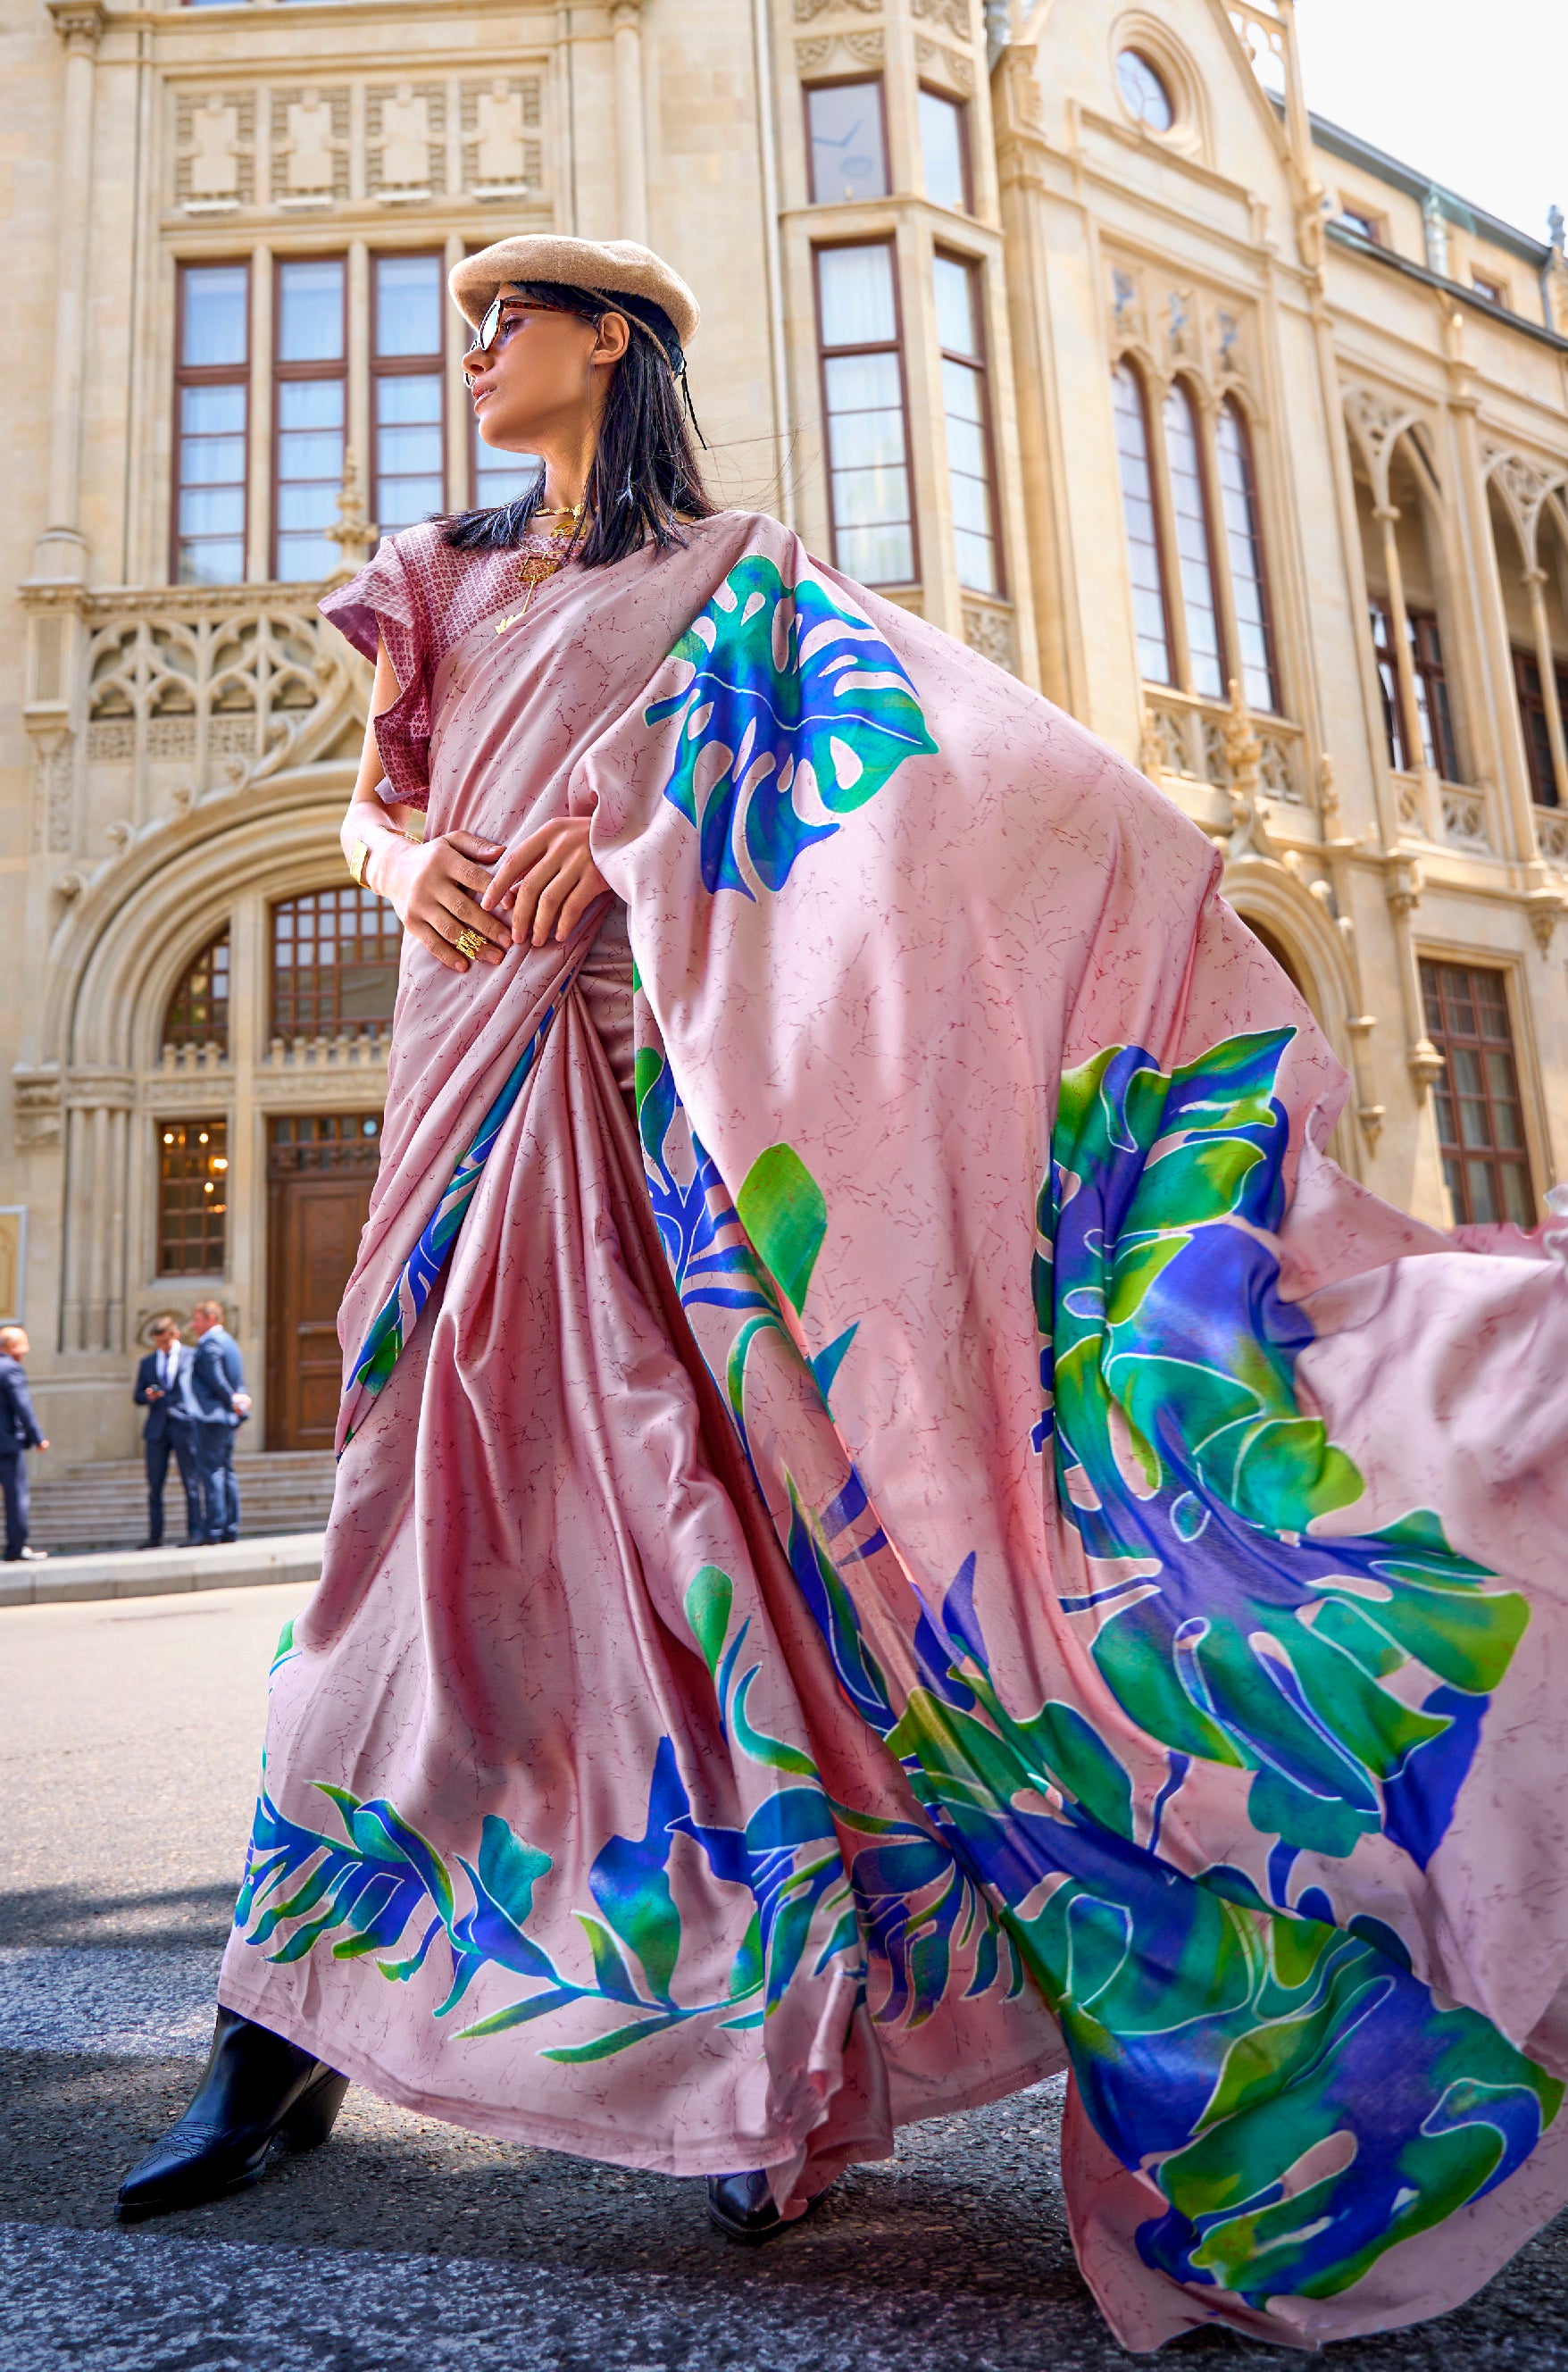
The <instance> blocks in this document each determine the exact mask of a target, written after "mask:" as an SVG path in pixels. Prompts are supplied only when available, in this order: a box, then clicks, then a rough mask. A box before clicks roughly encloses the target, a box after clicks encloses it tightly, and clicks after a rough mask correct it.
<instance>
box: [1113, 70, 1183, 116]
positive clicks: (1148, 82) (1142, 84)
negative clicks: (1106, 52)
mask: <svg viewBox="0 0 1568 2372" xmlns="http://www.w3.org/2000/svg"><path fill="white" fill-rule="evenodd" d="M1116 79H1117V82H1118V84H1119V86H1120V87H1121V96H1122V98H1123V99H1125V100H1126V102H1127V105H1128V107H1129V109H1130V110H1132V113H1133V114H1134V115H1135V116H1137V118H1138V120H1139V122H1143V123H1146V124H1147V125H1148V127H1149V129H1150V131H1151V132H1168V131H1169V130H1170V127H1171V125H1172V124H1173V123H1174V122H1175V121H1176V109H1175V107H1174V106H1173V104H1172V102H1171V97H1170V93H1169V92H1168V91H1167V88H1166V87H1165V84H1164V82H1163V80H1162V79H1161V77H1160V76H1159V75H1157V74H1156V71H1155V69H1154V67H1153V66H1152V65H1151V64H1149V62H1148V60H1147V58H1145V57H1143V56H1141V55H1140V54H1139V52H1137V51H1136V50H1123V51H1122V52H1121V56H1120V57H1119V58H1118V59H1117V61H1116Z"/></svg>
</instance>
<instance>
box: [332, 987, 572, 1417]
mask: <svg viewBox="0 0 1568 2372" xmlns="http://www.w3.org/2000/svg"><path fill="white" fill-rule="evenodd" d="M559 1009H560V999H559V998H556V999H555V1000H554V1001H553V1002H552V1004H551V1006H549V1008H548V1009H547V1011H546V1012H545V1014H544V1017H543V1018H542V1019H541V1020H540V1023H539V1026H538V1028H537V1029H535V1030H534V1032H533V1035H532V1036H531V1037H530V1038H529V1040H528V1044H527V1045H526V1046H525V1047H524V1048H523V1051H522V1052H521V1053H520V1054H519V1055H518V1057H517V1061H516V1063H515V1064H513V1065H512V1068H511V1070H510V1071H509V1072H508V1073H507V1075H506V1077H505V1082H504V1083H503V1085H502V1087H501V1092H500V1093H499V1095H498V1096H497V1097H496V1098H495V1100H494V1103H493V1104H492V1105H491V1107H490V1109H489V1110H488V1111H487V1112H486V1113H485V1115H484V1118H483V1119H482V1121H481V1122H480V1124H479V1127H478V1129H477V1131H476V1132H475V1134H474V1136H473V1139H472V1141H471V1143H470V1145H469V1146H468V1149H467V1151H466V1152H465V1153H464V1154H463V1155H462V1157H461V1158H460V1159H459V1162H458V1165H457V1167H456V1169H454V1170H453V1172H452V1175H451V1177H450V1179H449V1180H447V1188H446V1191H445V1192H444V1193H443V1194H442V1197H441V1200H440V1201H439V1203H437V1204H436V1209H435V1212H434V1214H433V1215H432V1216H431V1218H430V1220H429V1223H428V1224H427V1226H426V1227H424V1231H423V1233H422V1234H421V1236H420V1238H419V1241H418V1242H417V1243H416V1244H415V1246H414V1248H413V1250H412V1252H411V1253H410V1254H409V1256H408V1258H407V1260H406V1261H405V1262H403V1265H402V1267H401V1270H400V1272H399V1273H398V1281H397V1283H396V1284H395V1285H393V1287H392V1290H391V1292H390V1293H389V1295H388V1296H387V1298H386V1300H385V1301H384V1302H383V1303H382V1305H381V1307H380V1308H379V1309H378V1310H377V1313H376V1316H375V1318H374V1319H373V1320H371V1324H370V1331H369V1332H368V1333H367V1334H366V1338H365V1340H364V1342H363V1343H361V1344H360V1347H359V1355H358V1357H357V1358H356V1359H355V1361H354V1373H353V1374H352V1376H351V1377H350V1378H349V1384H348V1390H349V1394H350V1401H349V1412H348V1423H347V1425H346V1427H345V1430H344V1434H343V1447H344V1448H347V1447H348V1444H349V1443H350V1442H351V1441H352V1440H353V1439H354V1435H355V1434H356V1433H357V1432H358V1430H359V1428H360V1426H361V1425H362V1424H364V1422H365V1420H366V1416H367V1415H368V1414H369V1413H370V1409H371V1407H372V1405H373V1403H374V1402H375V1401H376V1400H377V1396H378V1395H379V1393H380V1392H381V1391H382V1390H383V1389H384V1388H385V1386H386V1383H387V1379H388V1378H389V1376H390V1374H391V1372H392V1369H393V1368H394V1367H395V1366H397V1363H398V1360H399V1358H400V1356H401V1353H402V1349H403V1345H404V1343H407V1342H408V1340H409V1338H410V1336H411V1335H412V1332H413V1330H414V1328H415V1327H416V1326H417V1325H418V1323H419V1317H420V1312H421V1310H423V1308H424V1305H425V1303H426V1302H427V1301H428V1300H429V1298H430V1289H431V1287H432V1285H434V1284H435V1282H436V1278H437V1277H438V1276H439V1275H440V1273H441V1271H442V1269H443V1268H444V1267H445V1265H446V1263H447V1258H448V1256H449V1254H450V1252H451V1250H452V1246H453V1244H454V1243H455V1242H456V1241H457V1238H458V1232H459V1228H460V1227H461V1226H462V1224H463V1219H464V1216H465V1215H466V1213H467V1211H468V1207H469V1204H470V1203H471V1202H472V1200H473V1194H474V1189H475V1187H476V1186H477V1185H478V1184H479V1181H480V1179H481V1177H482V1175H483V1172H484V1165H485V1163H486V1162H487V1161H488V1160H489V1158H490V1157H491V1154H492V1153H493V1152H494V1148H495V1142H496V1139H497V1138H498V1137H499V1135H500V1134H501V1131H502V1129H503V1127H504V1126H505V1122H506V1120H507V1118H508V1116H509V1115H510V1113H511V1110H512V1108H513V1106H514V1105H515V1104H516V1102H517V1098H518V1097H519V1096H520V1095H521V1094H522V1091H523V1087H524V1085H525V1083H526V1081H527V1079H528V1075H529V1073H530V1072H531V1071H532V1069H533V1067H534V1064H536V1063H537V1062H538V1060H539V1057H540V1049H541V1048H542V1047H543V1044H544V1041H545V1037H546V1034H547V1033H548V1031H549V1029H550V1025H551V1023H552V1021H553V1020H554V1018H555V1016H556V1013H557V1012H558V1010H559Z"/></svg>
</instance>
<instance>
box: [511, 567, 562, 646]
mask: <svg viewBox="0 0 1568 2372" xmlns="http://www.w3.org/2000/svg"><path fill="white" fill-rule="evenodd" d="M560 565H561V563H560V561H558V560H546V559H544V558H542V557H539V556H536V557H535V558H533V559H529V560H525V561H524V563H523V565H522V569H521V572H520V573H521V576H522V580H523V582H524V584H525V585H526V586H527V587H528V591H527V592H526V593H525V594H524V596H523V606H522V608H521V609H520V610H514V611H513V612H512V614H511V616H510V617H509V618H500V619H498V620H497V621H496V625H495V631H496V633H497V634H505V631H506V629H507V627H508V626H520V625H521V624H522V622H523V620H524V619H525V618H526V617H527V616H528V604H529V603H530V602H531V601H532V599H533V597H534V594H535V592H536V591H537V590H538V588H539V587H540V586H541V585H542V584H543V582H544V580H545V578H546V577H547V576H554V574H555V572H556V570H557V569H558V568H559V567H560Z"/></svg>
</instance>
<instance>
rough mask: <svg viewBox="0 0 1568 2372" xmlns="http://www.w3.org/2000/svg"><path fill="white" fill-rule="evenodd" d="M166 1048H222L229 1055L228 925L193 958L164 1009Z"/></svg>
mask: <svg viewBox="0 0 1568 2372" xmlns="http://www.w3.org/2000/svg"><path fill="white" fill-rule="evenodd" d="M163 1042H164V1044H165V1045H166V1046H218V1047H221V1049H222V1050H223V1052H225V1053H227V1052H228V926H227V924H225V925H224V927H223V929H222V930H221V931H220V932H219V933H218V935H217V936H216V938H215V939H209V940H208V941H207V944H206V946H205V947H204V948H203V949H202V951H201V953H200V954H199V955H196V956H192V959H191V961H190V962H189V963H188V964H187V965H186V967H185V970H184V971H183V972H182V973H181V974H180V983H179V986H178V987H177V988H176V989H175V992H174V994H173V995H172V996H171V997H170V998H169V1000H168V1006H166V1007H165V1009H164V1017H163Z"/></svg>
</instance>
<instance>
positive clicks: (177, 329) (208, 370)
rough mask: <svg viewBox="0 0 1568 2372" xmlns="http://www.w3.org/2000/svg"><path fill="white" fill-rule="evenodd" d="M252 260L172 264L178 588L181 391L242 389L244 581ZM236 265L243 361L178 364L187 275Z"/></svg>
mask: <svg viewBox="0 0 1568 2372" xmlns="http://www.w3.org/2000/svg"><path fill="white" fill-rule="evenodd" d="M254 260H255V259H254V258H253V257H252V256H251V255H250V253H246V254H244V255H240V256H233V255H180V256H177V257H176V258H175V261H174V386H173V396H174V401H173V413H174V425H173V445H172V448H171V450H170V455H169V473H168V474H169V504H168V581H169V583H170V585H179V584H180V582H181V581H182V580H181V578H180V495H181V494H182V493H183V492H184V488H185V481H184V479H183V477H182V476H181V474H180V462H181V450H182V446H183V433H182V430H181V426H180V413H181V410H182V399H183V395H184V390H186V388H188V387H243V388H244V390H245V429H244V441H245V475H244V478H243V480H242V481H241V483H242V485H243V488H244V494H243V501H244V511H243V520H244V524H243V526H242V527H241V529H240V542H241V544H242V546H243V551H242V552H241V555H240V572H241V573H240V580H239V581H240V582H242V583H243V582H244V581H245V575H246V572H247V571H248V570H249V568H250V424H251V417H252V414H253V412H254V409H255V389H254V387H253V386H252V384H251V380H252V376H253V373H254V369H255V361H254V357H253V355H252V353H251V345H252V338H251V329H252V323H253V318H254V299H255V273H254V272H253V270H252V268H251V267H252V264H253V262H254ZM236 265H238V268H239V270H240V271H241V272H243V273H244V274H245V360H244V362H243V363H238V364H237V363H187V362H183V361H181V359H180V357H181V356H182V355H183V354H184V352H185V292H186V285H187V279H186V275H187V274H188V273H192V272H211V271H214V270H217V271H224V270H228V271H232V270H234V268H235V266H236ZM189 581H190V582H192V583H196V584H200V583H203V582H204V581H207V580H204V579H202V578H199V577H198V578H192V579H191V580H189Z"/></svg>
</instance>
